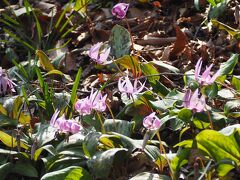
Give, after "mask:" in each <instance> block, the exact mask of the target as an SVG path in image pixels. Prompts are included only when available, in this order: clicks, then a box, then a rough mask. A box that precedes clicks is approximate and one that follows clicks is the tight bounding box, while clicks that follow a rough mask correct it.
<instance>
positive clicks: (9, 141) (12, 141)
mask: <svg viewBox="0 0 240 180" xmlns="http://www.w3.org/2000/svg"><path fill="white" fill-rule="evenodd" d="M0 140H1V141H2V142H3V144H5V145H6V146H7V147H12V148H14V147H16V146H17V140H16V138H14V137H12V136H10V135H8V134H7V133H5V132H3V131H0ZM20 147H22V148H24V149H26V150H27V149H28V146H27V145H26V144H25V143H24V142H22V141H20Z"/></svg>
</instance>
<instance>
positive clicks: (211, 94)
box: [202, 83, 218, 99]
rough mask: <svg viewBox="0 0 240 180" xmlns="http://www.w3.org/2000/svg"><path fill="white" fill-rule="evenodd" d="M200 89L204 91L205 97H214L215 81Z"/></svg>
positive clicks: (216, 90) (215, 91)
mask: <svg viewBox="0 0 240 180" xmlns="http://www.w3.org/2000/svg"><path fill="white" fill-rule="evenodd" d="M202 91H203V93H204V94H205V95H206V96H207V97H209V98H211V99H213V98H215V97H216V96H217V94H218V86H217V83H213V84H211V85H209V86H206V87H204V88H203V89H202Z"/></svg>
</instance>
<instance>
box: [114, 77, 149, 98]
mask: <svg viewBox="0 0 240 180" xmlns="http://www.w3.org/2000/svg"><path fill="white" fill-rule="evenodd" d="M144 85H145V83H143V84H142V83H141V82H140V81H138V80H137V79H135V80H134V83H133V84H132V83H131V81H130V79H129V78H128V76H127V77H121V78H119V80H118V89H119V91H120V92H121V93H126V94H127V95H134V94H138V93H140V92H141V91H142V90H143V88H144Z"/></svg>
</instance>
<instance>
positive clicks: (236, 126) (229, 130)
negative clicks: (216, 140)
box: [219, 124, 240, 146]
mask: <svg viewBox="0 0 240 180" xmlns="http://www.w3.org/2000/svg"><path fill="white" fill-rule="evenodd" d="M236 129H240V124H234V125H230V126H227V127H225V128H223V129H221V130H220V131H219V132H220V133H222V134H223V135H225V136H230V135H231V134H233V133H234V132H235V130H236ZM239 146H240V144H239Z"/></svg>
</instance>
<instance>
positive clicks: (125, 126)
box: [104, 119, 133, 137]
mask: <svg viewBox="0 0 240 180" xmlns="http://www.w3.org/2000/svg"><path fill="white" fill-rule="evenodd" d="M104 128H105V130H106V132H110V131H114V132H117V133H120V134H123V135H125V136H129V137H130V136H131V134H132V130H133V123H132V122H128V121H124V120H120V119H106V120H105V121H104Z"/></svg>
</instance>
